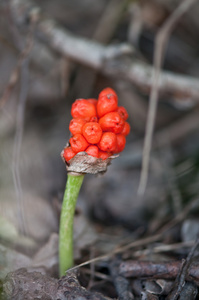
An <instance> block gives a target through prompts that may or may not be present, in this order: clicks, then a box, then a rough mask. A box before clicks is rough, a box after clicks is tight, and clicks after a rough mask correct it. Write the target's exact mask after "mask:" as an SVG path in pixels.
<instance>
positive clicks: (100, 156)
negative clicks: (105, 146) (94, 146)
mask: <svg viewBox="0 0 199 300" xmlns="http://www.w3.org/2000/svg"><path fill="white" fill-rule="evenodd" d="M109 156H111V153H108V152H105V151H101V150H99V153H98V158H101V159H103V160H106V159H107V158H108V157H109Z"/></svg>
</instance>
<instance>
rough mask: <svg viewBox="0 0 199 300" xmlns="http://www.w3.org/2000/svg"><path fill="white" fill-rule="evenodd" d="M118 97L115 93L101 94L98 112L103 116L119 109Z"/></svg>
mask: <svg viewBox="0 0 199 300" xmlns="http://www.w3.org/2000/svg"><path fill="white" fill-rule="evenodd" d="M117 104H118V98H117V95H115V94H107V95H104V96H99V98H98V101H97V114H98V116H99V117H100V118H101V117H102V116H104V115H105V114H107V113H110V112H112V111H116V110H117Z"/></svg>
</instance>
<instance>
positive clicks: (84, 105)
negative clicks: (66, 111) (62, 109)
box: [71, 99, 97, 121]
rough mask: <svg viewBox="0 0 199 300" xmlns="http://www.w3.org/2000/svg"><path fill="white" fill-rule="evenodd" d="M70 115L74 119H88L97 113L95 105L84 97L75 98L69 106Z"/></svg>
mask: <svg viewBox="0 0 199 300" xmlns="http://www.w3.org/2000/svg"><path fill="white" fill-rule="evenodd" d="M71 115H72V117H73V118H74V119H76V118H81V119H85V120H86V121H89V120H90V118H91V117H94V116H96V115H97V112H96V108H95V105H94V104H93V103H90V102H89V101H87V100H86V99H77V100H76V101H75V102H74V103H73V105H72V108H71Z"/></svg>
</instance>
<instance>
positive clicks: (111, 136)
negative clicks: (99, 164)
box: [98, 132, 117, 152]
mask: <svg viewBox="0 0 199 300" xmlns="http://www.w3.org/2000/svg"><path fill="white" fill-rule="evenodd" d="M116 145H117V139H116V134H115V133H113V132H104V133H103V134H102V137H101V140H100V142H99V143H98V147H99V148H100V149H101V150H102V151H107V152H113V151H114V150H115V148H116Z"/></svg>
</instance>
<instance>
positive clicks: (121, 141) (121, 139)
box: [114, 134, 126, 153]
mask: <svg viewBox="0 0 199 300" xmlns="http://www.w3.org/2000/svg"><path fill="white" fill-rule="evenodd" d="M116 139H117V143H116V144H117V145H116V149H115V151H114V152H115V153H119V152H122V151H123V150H124V148H125V145H126V138H125V136H124V135H123V134H117V135H116Z"/></svg>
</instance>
